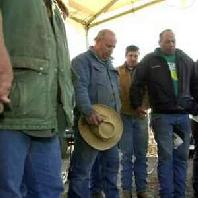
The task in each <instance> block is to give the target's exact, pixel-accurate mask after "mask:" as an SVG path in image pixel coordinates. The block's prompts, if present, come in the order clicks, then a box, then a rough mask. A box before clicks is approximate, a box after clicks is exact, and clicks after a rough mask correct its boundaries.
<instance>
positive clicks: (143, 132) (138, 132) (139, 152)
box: [119, 114, 148, 192]
mask: <svg viewBox="0 0 198 198" xmlns="http://www.w3.org/2000/svg"><path fill="white" fill-rule="evenodd" d="M122 121H123V126H124V131H123V135H122V138H121V140H120V144H119V145H120V149H121V186H122V189H123V190H128V191H131V190H132V177H133V175H134V177H135V184H136V191H137V192H144V191H146V185H147V181H146V180H147V157H146V154H147V149H148V119H147V118H145V119H139V118H134V117H132V116H130V115H123V114H122Z"/></svg>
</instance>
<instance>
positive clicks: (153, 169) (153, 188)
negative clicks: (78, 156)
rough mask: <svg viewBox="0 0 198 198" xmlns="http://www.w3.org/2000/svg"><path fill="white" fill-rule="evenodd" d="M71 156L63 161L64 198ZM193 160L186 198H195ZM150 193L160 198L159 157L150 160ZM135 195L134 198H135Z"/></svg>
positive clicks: (152, 197) (153, 197) (189, 170)
mask: <svg viewBox="0 0 198 198" xmlns="http://www.w3.org/2000/svg"><path fill="white" fill-rule="evenodd" d="M68 158H69V155H68V157H67V160H63V181H64V183H65V192H64V194H63V197H62V198H67V196H66V194H67V188H68V182H67V171H68V166H69V161H68ZM191 181H192V159H189V163H188V176H187V181H186V185H187V188H186V198H193V191H192V182H191ZM148 193H149V198H159V196H158V179H157V157H149V158H148ZM135 197H136V196H135V193H134V195H133V198H135ZM112 198H113V197H112Z"/></svg>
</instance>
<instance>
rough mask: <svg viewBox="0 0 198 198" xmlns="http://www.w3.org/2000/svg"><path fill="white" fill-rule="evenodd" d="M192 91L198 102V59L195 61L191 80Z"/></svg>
mask: <svg viewBox="0 0 198 198" xmlns="http://www.w3.org/2000/svg"><path fill="white" fill-rule="evenodd" d="M190 91H191V95H192V96H193V98H194V99H195V101H196V103H198V61H197V62H195V63H194V67H193V72H192V77H191V82H190Z"/></svg>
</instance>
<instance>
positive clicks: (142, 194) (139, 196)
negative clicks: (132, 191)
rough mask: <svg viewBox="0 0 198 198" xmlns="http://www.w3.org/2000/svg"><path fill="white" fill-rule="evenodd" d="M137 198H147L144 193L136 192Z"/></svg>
mask: <svg viewBox="0 0 198 198" xmlns="http://www.w3.org/2000/svg"><path fill="white" fill-rule="evenodd" d="M137 198H149V197H148V194H147V193H146V192H137Z"/></svg>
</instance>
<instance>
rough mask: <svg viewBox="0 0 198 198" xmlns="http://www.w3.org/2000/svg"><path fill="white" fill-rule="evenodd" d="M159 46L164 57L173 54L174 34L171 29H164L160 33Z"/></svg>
mask: <svg viewBox="0 0 198 198" xmlns="http://www.w3.org/2000/svg"><path fill="white" fill-rule="evenodd" d="M159 46H160V48H161V51H162V52H163V53H164V54H166V55H171V54H174V53H175V34H174V33H173V31H172V30H171V29H166V30H164V31H162V32H161V33H160V37H159Z"/></svg>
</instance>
